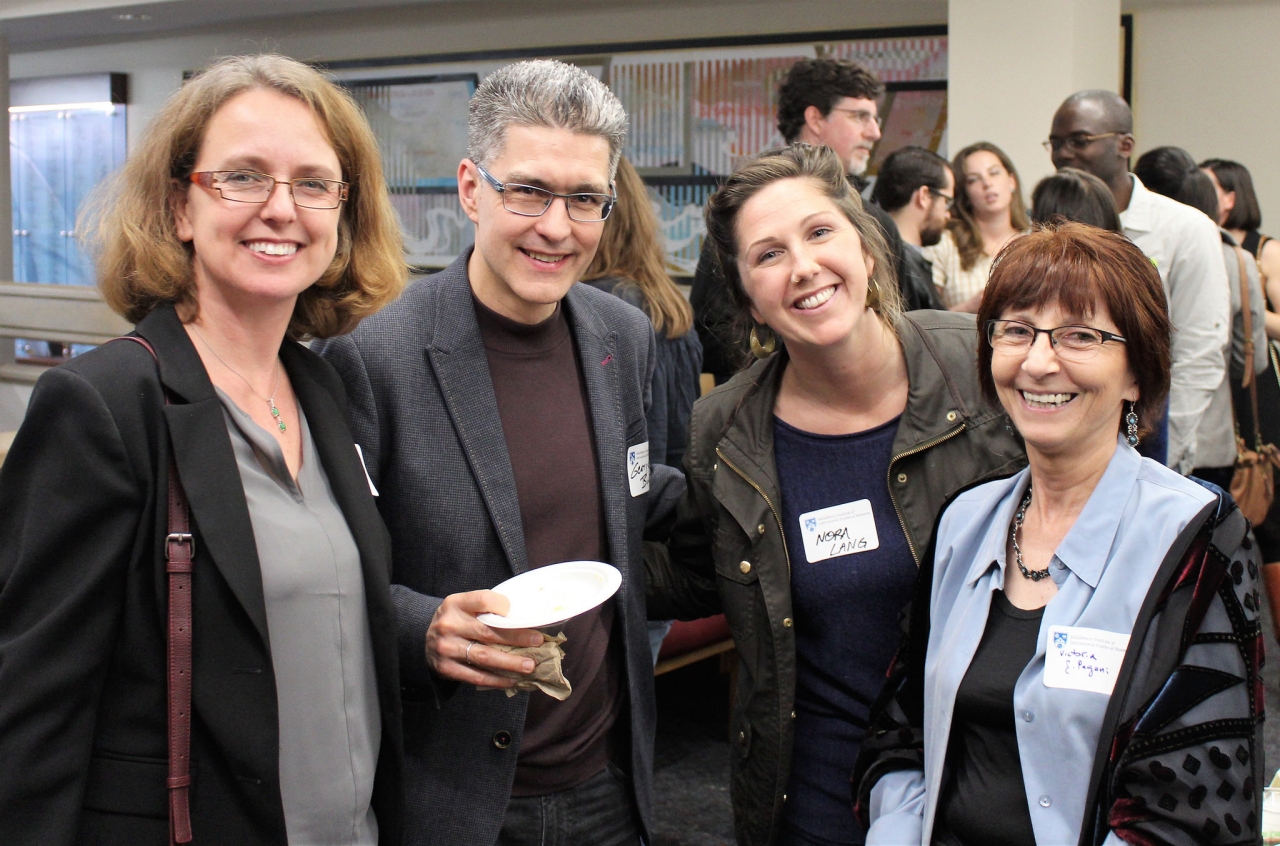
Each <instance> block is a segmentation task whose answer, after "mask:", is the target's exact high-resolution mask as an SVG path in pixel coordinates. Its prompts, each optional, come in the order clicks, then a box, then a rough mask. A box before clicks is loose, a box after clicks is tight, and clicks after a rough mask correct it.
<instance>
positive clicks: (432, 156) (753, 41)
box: [325, 26, 947, 277]
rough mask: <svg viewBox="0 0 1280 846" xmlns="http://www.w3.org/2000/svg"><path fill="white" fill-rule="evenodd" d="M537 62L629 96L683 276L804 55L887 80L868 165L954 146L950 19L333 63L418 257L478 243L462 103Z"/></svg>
mask: <svg viewBox="0 0 1280 846" xmlns="http://www.w3.org/2000/svg"><path fill="white" fill-rule="evenodd" d="M535 57H554V58H559V59H561V60H563V61H568V62H572V63H574V64H577V65H579V66H580V67H582V68H584V69H586V70H588V71H589V72H591V73H592V74H594V75H596V76H598V77H599V78H600V79H601V80H603V81H604V82H605V83H607V84H608V85H609V86H610V87H611V88H612V89H613V91H614V93H615V94H617V95H618V98H619V99H620V100H621V101H622V104H623V106H624V107H625V108H626V110H627V114H628V116H629V117H630V127H629V133H628V138H627V144H626V147H625V149H624V154H625V155H626V156H627V157H628V158H629V159H630V160H631V162H632V164H634V165H635V166H636V169H637V170H638V171H639V172H640V174H641V176H642V177H643V179H644V181H645V183H646V185H647V186H648V188H649V194H650V201H651V202H652V203H653V204H654V208H655V211H657V213H658V218H659V220H660V221H661V224H662V227H663V234H664V236H665V239H666V248H667V261H668V269H669V270H670V271H671V273H672V275H674V276H677V277H685V276H690V275H692V273H693V270H694V268H695V266H696V264H697V260H698V254H699V251H700V250H701V246H702V238H703V235H704V233H705V227H704V224H703V210H704V208H705V206H706V201H707V198H708V197H709V196H710V195H711V194H712V193H713V192H714V191H715V190H716V188H717V187H718V186H719V185H720V183H721V182H722V181H723V180H724V179H725V178H726V177H727V176H728V175H729V174H730V173H732V172H733V169H734V167H736V166H737V164H738V163H739V162H741V161H743V160H744V159H747V158H750V157H753V156H756V155H759V154H760V153H761V152H763V151H765V150H768V149H770V148H773V147H778V146H780V145H781V144H782V143H783V142H782V138H781V136H780V135H779V134H778V130H777V125H776V123H777V103H776V96H777V89H778V84H779V82H780V81H781V79H782V77H783V76H784V75H785V74H786V72H787V70H788V69H789V68H790V67H791V66H792V65H793V64H795V62H796V61H798V60H800V59H803V58H816V57H831V58H844V59H852V60H855V61H858V62H861V63H862V64H864V65H866V66H867V67H869V68H870V69H871V70H873V71H875V72H876V73H877V74H878V75H879V76H880V78H881V79H882V80H884V82H885V84H886V88H887V89H888V90H887V92H886V95H885V99H884V101H883V103H882V105H881V113H882V115H883V117H884V118H885V130H884V137H883V138H882V139H881V141H880V143H879V144H878V145H877V148H876V150H875V151H874V154H873V158H872V167H871V173H872V174H874V171H875V167H876V166H877V165H878V163H879V162H880V161H882V160H883V159H884V157H885V156H887V155H888V154H889V153H891V152H893V150H895V149H897V148H898V147H900V146H903V145H904V144H918V145H920V146H924V147H927V148H929V149H931V150H934V151H936V152H939V153H940V154H942V155H944V156H945V155H946V114H947V110H946V102H947V83H946V69H947V36H946V27H945V26H933V27H909V28H897V29H891V30H849V31H841V32H819V33H790V34H780V35H770V36H751V37H741V38H710V39H684V40H676V41H663V42H650V43H630V44H599V45H579V46H563V47H551V48H546V49H543V50H536V51H527V50H526V51H518V50H507V51H495V52H489V53H473V54H455V55H442V56H421V57H406V58H390V59H377V60H370V61H363V62H362V61H353V62H341V63H332V64H329V65H327V66H325V69H326V70H327V71H328V72H329V73H331V74H332V75H333V77H334V78H335V79H336V80H337V81H338V82H340V83H341V84H343V85H345V86H347V87H348V88H349V89H350V90H351V91H352V93H353V94H354V95H355V96H356V99H357V100H358V101H359V102H360V103H361V105H362V106H364V108H365V109H366V112H367V113H368V114H369V117H370V123H371V124H372V125H373V127H374V132H375V133H376V134H377V135H378V139H379V143H380V144H381V145H382V150H383V156H384V161H385V168H386V172H387V179H388V182H389V183H390V184H391V186H392V191H393V194H394V196H395V202H396V208H397V210H398V211H399V212H400V214H401V219H402V222H403V224H404V227H405V235H406V240H407V242H408V243H409V246H410V262H411V263H413V264H416V265H419V266H421V267H426V268H434V267H442V266H444V265H445V264H447V263H448V262H449V261H451V260H452V259H453V257H455V256H457V255H458V254H459V253H460V252H462V251H463V250H465V249H466V247H467V245H468V244H470V242H471V238H472V224H471V221H470V220H468V219H467V217H466V216H465V215H464V214H463V213H462V209H461V208H460V207H459V205H458V201H457V197H456V182H455V181H454V176H455V174H456V170H457V164H458V161H459V160H460V159H461V158H462V157H464V156H465V155H466V143H465V142H466V116H467V110H466V102H467V99H468V98H469V97H470V95H471V93H472V92H474V90H475V87H476V85H477V84H478V82H479V81H480V80H481V79H483V78H484V77H485V76H486V75H488V74H489V73H491V72H492V71H494V70H496V69H497V68H499V67H502V66H503V65H506V64H508V63H509V62H511V61H516V60H518V59H521V58H535Z"/></svg>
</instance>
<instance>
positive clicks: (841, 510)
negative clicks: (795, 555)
mask: <svg viewBox="0 0 1280 846" xmlns="http://www.w3.org/2000/svg"><path fill="white" fill-rule="evenodd" d="M800 537H801V538H802V539H803V540H804V557H805V558H806V559H808V561H809V563H810V564H816V563H817V562H819V561H826V560H827V559H828V558H835V557H837V556H840V555H851V554H853V553H857V552H869V551H870V550H873V549H876V548H878V547H879V546H880V536H879V535H877V534H876V518H875V515H874V514H872V513H871V500H869V499H859V500H857V501H855V502H846V503H845V504H844V505H833V506H831V507H830V508H819V509H818V510H817V511H810V512H809V513H808V514H801V515H800Z"/></svg>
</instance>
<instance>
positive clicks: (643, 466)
mask: <svg viewBox="0 0 1280 846" xmlns="http://www.w3.org/2000/svg"><path fill="white" fill-rule="evenodd" d="M627 484H628V485H630V487H631V495H632V496H640V494H642V493H648V492H649V442H648V441H645V442H644V443H642V444H636V445H635V446H630V447H627Z"/></svg>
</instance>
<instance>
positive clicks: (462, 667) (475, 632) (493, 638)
mask: <svg viewBox="0 0 1280 846" xmlns="http://www.w3.org/2000/svg"><path fill="white" fill-rule="evenodd" d="M510 608H511V603H510V602H509V601H508V599H507V598H506V597H505V596H503V595H502V594H500V593H494V592H493V591H491V590H473V591H470V592H468V593H455V594H452V595H450V596H446V597H445V599H444V602H442V603H440V607H439V608H437V609H436V613H435V616H434V617H432V618H431V625H430V627H429V628H428V629H427V642H426V650H427V664H428V666H430V667H431V669H432V670H433V671H434V672H435V673H436V674H437V675H440V676H443V677H444V678H448V679H453V680H455V681H460V682H467V683H468V684H474V685H479V686H481V687H500V688H501V687H511V686H512V685H514V684H515V681H514V680H513V679H508V678H504V677H502V676H498V675H494V674H493V673H491V672H487V671H486V670H487V669H501V670H509V671H511V672H515V673H530V672H532V671H533V660H532V659H530V658H522V657H520V656H518V655H511V654H509V653H506V652H503V651H501V650H498V649H489V648H487V647H486V644H494V643H505V644H509V645H511V646H538V645H539V644H541V643H542V640H543V637H542V634H541V633H540V632H537V631H535V630H533V629H493V628H490V627H489V626H487V625H485V624H484V623H482V622H480V621H479V620H477V619H476V615H477V614H484V613H490V614H498V615H505V614H506V613H507V612H508V611H509V610H510Z"/></svg>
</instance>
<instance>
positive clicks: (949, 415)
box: [947, 411, 959, 423]
mask: <svg viewBox="0 0 1280 846" xmlns="http://www.w3.org/2000/svg"><path fill="white" fill-rule="evenodd" d="M957 416H959V415H957V414H956V413H955V412H954V411H948V412H947V422H948V423H954V422H956V417H957Z"/></svg>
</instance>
